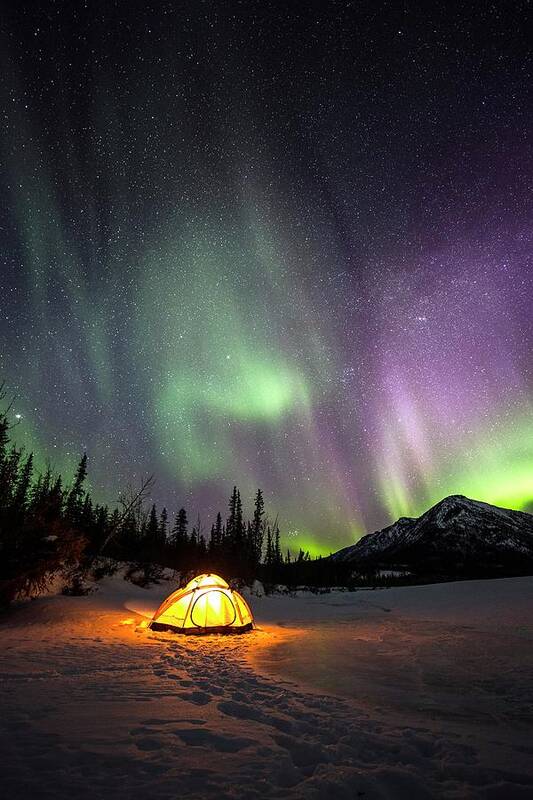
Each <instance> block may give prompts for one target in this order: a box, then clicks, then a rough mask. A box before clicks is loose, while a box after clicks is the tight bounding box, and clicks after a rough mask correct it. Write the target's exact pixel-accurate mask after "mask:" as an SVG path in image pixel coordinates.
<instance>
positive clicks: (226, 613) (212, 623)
mask: <svg viewBox="0 0 533 800" xmlns="http://www.w3.org/2000/svg"><path fill="white" fill-rule="evenodd" d="M148 627H150V628H151V629H152V630H154V631H166V630H170V631H176V632H177V633H244V631H249V630H251V629H252V628H253V617H252V612H251V611H250V608H249V607H248V604H247V602H246V600H245V599H244V597H242V595H240V594H239V593H238V592H236V591H234V590H233V589H230V587H229V586H228V584H227V583H226V581H225V580H224V578H221V577H220V576H219V575H211V574H207V575H198V577H196V578H193V579H192V581H189V583H188V584H187V585H186V586H185V587H183V588H182V589H178V590H177V591H175V592H172V594H171V595H170V596H169V597H167V599H166V600H165V601H164V602H163V603H162V604H161V605H160V606H159V608H158V609H157V611H156V612H155V614H154V616H153V618H152V621H151V622H150V623H149V626H148Z"/></svg>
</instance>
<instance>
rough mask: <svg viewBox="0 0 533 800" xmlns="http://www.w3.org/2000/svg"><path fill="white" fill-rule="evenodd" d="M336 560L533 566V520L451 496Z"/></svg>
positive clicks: (430, 565) (366, 538)
mask: <svg viewBox="0 0 533 800" xmlns="http://www.w3.org/2000/svg"><path fill="white" fill-rule="evenodd" d="M331 558H332V559H333V560H335V561H338V562H343V563H349V564H351V563H353V564H354V566H358V565H361V566H391V565H392V564H394V565H398V564H401V565H404V566H406V567H408V568H409V567H412V566H413V565H416V566H417V567H418V568H420V567H421V566H424V567H428V568H429V569H432V570H434V569H438V568H439V567H442V568H445V567H452V568H457V567H459V568H460V567H461V566H464V565H465V563H471V564H478V565H484V564H488V565H491V566H504V565H505V564H507V565H510V564H513V565H514V567H517V568H520V564H523V566H524V567H527V566H528V565H529V564H531V565H532V566H533V515H532V514H527V513H525V512H523V511H512V510H510V509H506V508H499V507H498V506H492V505H489V504H488V503H482V502H480V501H478V500H470V499H469V498H468V497H463V496H462V495H451V496H450V497H446V498H445V499H444V500H441V501H440V502H439V503H437V504H436V505H434V506H432V508H430V509H429V510H428V511H426V512H425V513H424V514H422V515H421V516H420V517H415V518H413V517H401V518H400V519H399V520H398V521H397V522H395V523H394V524H393V525H389V526H388V527H386V528H383V530H381V531H377V532H376V533H370V534H367V535H366V536H364V537H363V538H362V539H360V540H359V541H358V542H357V543H356V544H354V545H351V546H350V547H345V548H344V549H343V550H339V551H338V552H337V553H334V554H333V555H332V556H331Z"/></svg>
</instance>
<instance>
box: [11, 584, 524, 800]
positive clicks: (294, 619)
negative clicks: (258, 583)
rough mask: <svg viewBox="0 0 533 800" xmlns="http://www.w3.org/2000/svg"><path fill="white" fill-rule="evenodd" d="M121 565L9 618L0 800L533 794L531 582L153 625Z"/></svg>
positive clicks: (320, 602)
mask: <svg viewBox="0 0 533 800" xmlns="http://www.w3.org/2000/svg"><path fill="white" fill-rule="evenodd" d="M173 588H174V586H173V585H172V584H170V583H163V584H161V585H159V586H155V587H152V588H151V589H149V590H145V589H140V588H138V587H135V586H133V585H132V584H130V583H128V582H126V581H124V580H123V579H122V578H121V577H120V576H115V577H113V578H110V579H106V580H105V581H103V582H102V584H100V588H99V590H98V591H96V592H94V593H92V594H90V595H88V596H87V597H79V598H76V597H61V596H57V597H45V598H40V599H38V600H35V601H32V602H28V603H24V604H20V605H19V606H18V607H16V608H15V609H13V610H12V611H11V612H10V613H9V614H6V615H5V616H4V617H2V619H1V620H0V636H1V641H2V649H1V652H0V703H1V708H2V714H1V715H0V746H1V748H2V760H1V766H0V773H1V780H0V796H2V797H4V796H5V797H17V798H21V800H24V799H25V798H31V800H33V798H35V799H36V800H39V799H40V798H43V799H44V798H54V800H63V799H64V798H74V797H76V798H81V800H84V798H89V797H90V798H92V799H93V800H98V798H106V800H107V798H113V799H114V798H120V799H122V798H123V799H124V800H126V798H131V797H143V798H149V800H152V799H155V800H157V799H158V798H161V799H162V798H173V799H174V798H176V797H186V798H215V797H217V798H223V799H227V800H229V799H230V798H232V799H236V798H294V799H295V800H296V798H317V799H320V800H321V799H322V798H324V799H325V798H335V800H343V798H350V799H351V798H359V797H360V798H363V800H378V799H379V800H385V799H386V798H390V800H393V799H394V800H402V798H409V800H418V799H422V798H455V799H456V800H459V798H461V800H462V799H463V798H486V799H487V800H513V798H517V799H518V798H530V797H532V796H533V758H532V756H533V745H532V744H531V742H532V735H531V734H532V733H533V730H532V727H533V726H532V722H531V720H532V714H531V712H532V707H533V647H532V646H531V641H532V639H533V615H532V611H533V578H514V579H504V580H497V581H472V582H463V583H454V584H438V585H434V586H420V587H402V588H394V589H384V590H375V591H372V590H368V591H366V590H365V591H359V592H342V591H335V592H331V593H330V594H322V595H312V594H300V595H298V596H296V597H290V596H280V595H276V596H263V597H258V596H255V595H253V596H252V597H251V598H250V599H251V603H252V605H253V608H254V611H255V613H256V621H257V623H258V630H256V631H254V632H252V633H250V634H244V635H242V636H227V637H223V636H209V637H180V636H173V635H171V634H161V633H155V632H151V631H150V630H148V629H146V628H140V627H139V624H138V623H140V622H141V621H142V620H143V618H146V617H148V616H150V614H151V613H152V612H153V611H154V610H155V608H156V607H157V605H158V604H159V603H160V601H161V600H162V599H163V598H164V597H165V596H166V595H167V594H169V593H170V591H171V590H172V589H173Z"/></svg>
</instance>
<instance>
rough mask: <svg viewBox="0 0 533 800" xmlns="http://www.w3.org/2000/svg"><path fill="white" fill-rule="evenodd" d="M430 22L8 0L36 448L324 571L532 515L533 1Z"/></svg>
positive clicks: (8, 297)
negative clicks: (337, 558) (324, 566)
mask: <svg viewBox="0 0 533 800" xmlns="http://www.w3.org/2000/svg"><path fill="white" fill-rule="evenodd" d="M431 6H435V7H433V8H431V10H425V11H424V10H423V9H420V8H418V7H415V6H412V7H411V6H410V5H409V4H398V5H397V7H396V6H395V4H393V7H391V6H389V5H387V4H383V5H381V4H375V3H370V2H369V3H365V2H363V3H353V2H345V3H341V2H331V3H321V4H310V5H305V7H304V6H303V5H302V4H290V3H272V2H261V3H260V2H255V0H251V1H250V2H246V3H239V2H232V1H231V0H230V2H228V3H221V4H218V3H214V2H176V3H174V2H172V3H171V2H161V3H151V2H147V3H135V2H134V3H130V4H122V3H100V2H95V3H76V2H74V3H71V4H63V3H31V4H27V5H24V4H20V3H19V4H16V3H7V4H6V12H5V14H4V20H3V27H2V48H1V53H2V56H1V58H2V63H1V71H2V94H1V102H2V119H3V129H2V136H1V150H0V153H1V172H0V182H1V185H2V191H1V197H2V211H1V222H0V230H1V237H2V249H1V254H2V265H1V287H0V292H1V294H0V298H1V300H0V302H1V306H0V341H1V343H2V347H1V352H0V376H1V377H2V378H3V379H4V380H5V381H6V384H7V387H8V390H9V392H11V393H13V394H15V396H16V401H15V410H16V412H17V413H18V414H20V415H21V419H20V423H19V425H18V427H17V429H16V431H17V435H16V438H17V440H18V441H19V442H21V443H24V444H25V445H26V446H27V447H28V448H34V449H35V450H36V452H37V453H39V454H40V456H41V457H42V458H45V457H49V458H50V459H51V461H52V462H53V464H54V465H55V466H56V467H57V468H58V469H66V468H70V467H71V466H72V465H73V464H74V463H75V462H76V461H77V459H78V457H79V455H80V453H81V452H82V451H83V450H84V449H86V450H87V453H88V456H89V466H90V476H91V481H92V486H93V488H94V491H95V493H96V494H97V495H99V496H100V497H101V498H102V499H105V500H107V501H111V502H112V501H114V499H115V498H116V497H117V494H118V492H119V489H120V488H121V487H123V486H125V485H126V484H128V483H129V482H133V483H136V482H138V481H139V479H140V477H141V476H143V475H146V474H148V473H152V472H153V473H154V474H155V476H156V485H155V488H154V500H155V501H156V502H157V503H158V505H159V506H161V505H163V504H165V505H166V506H167V507H168V508H169V511H171V512H174V511H175V510H176V509H177V508H178V507H179V506H180V505H186V507H187V508H188V509H189V513H190V517H192V518H194V516H195V515H196V512H197V511H200V512H201V513H202V518H203V520H204V523H205V524H206V525H209V524H210V522H211V519H212V516H213V514H214V513H216V511H217V510H218V509H219V508H220V509H224V508H225V506H226V501H227V497H228V496H229V493H230V491H231V488H232V486H233V484H234V483H236V484H237V485H238V486H239V487H240V488H241V492H242V495H243V498H244V499H245V501H246V502H247V503H248V506H250V501H251V497H252V494H253V492H254V490H255V488H256V487H257V486H260V487H262V488H263V490H264V492H265V498H266V501H267V506H268V507H269V511H270V513H272V514H275V513H277V512H279V515H280V524H281V528H282V531H283V533H284V541H285V544H286V545H289V546H291V547H295V548H297V547H299V546H302V547H304V548H310V549H311V551H312V552H329V551H330V550H333V549H336V548H337V547H340V546H343V545H346V544H349V543H350V542H352V541H353V540H354V539H355V538H357V537H359V536H360V535H362V534H363V533H365V532H366V531H371V530H375V529H376V528H379V527H382V526H384V525H386V524H387V523H388V522H390V521H393V520H394V519H396V518H397V517H398V516H399V515H411V514H413V515H414V514H418V513H421V512H422V511H423V510H425V509H426V508H427V507H428V506H429V505H430V504H431V503H433V502H436V501H437V500H439V499H440V498H442V497H444V496H445V495H447V494H450V493H456V492H457V493H462V494H466V495H468V496H471V497H474V498H476V499H480V500H485V501H488V502H494V503H497V504H501V505H506V506H509V507H512V508H517V509H528V508H532V507H533V409H532V391H533V357H532V353H533V311H532V298H533V265H532V263H531V254H532V220H533V203H532V181H533V153H532V145H531V123H532V113H531V112H532V104H531V85H533V84H532V81H531V77H532V75H531V55H530V50H529V42H528V39H527V34H526V30H527V21H526V20H527V4H526V3H520V2H518V3H515V4H513V6H512V8H505V7H504V6H503V5H502V6H500V5H498V4H494V5H490V6H489V5H488V4H480V5H479V6H476V4H472V5H471V6H469V7H468V8H463V9H461V10H460V11H454V12H450V11H449V10H446V8H444V6H442V7H438V6H436V4H431ZM69 465H70V467H69Z"/></svg>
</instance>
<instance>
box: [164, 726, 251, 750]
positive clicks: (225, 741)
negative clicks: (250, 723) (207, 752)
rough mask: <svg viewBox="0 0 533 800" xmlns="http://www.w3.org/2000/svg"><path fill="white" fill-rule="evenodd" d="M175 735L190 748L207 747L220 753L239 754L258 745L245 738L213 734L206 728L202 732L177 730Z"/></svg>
mask: <svg viewBox="0 0 533 800" xmlns="http://www.w3.org/2000/svg"><path fill="white" fill-rule="evenodd" d="M174 733H175V734H176V736H179V738H180V739H181V740H182V741H183V742H185V744H186V745H189V747H207V748H208V749H211V750H216V751H217V752H219V753H237V752H238V751H239V750H244V748H245V747H251V746H252V745H254V744H257V742H256V741H254V740H253V739H248V738H246V737H245V736H231V735H228V734H221V733H213V731H210V730H206V729H205V728H204V729H202V730H198V729H197V728H192V729H191V728H184V729H181V730H176V731H174Z"/></svg>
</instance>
